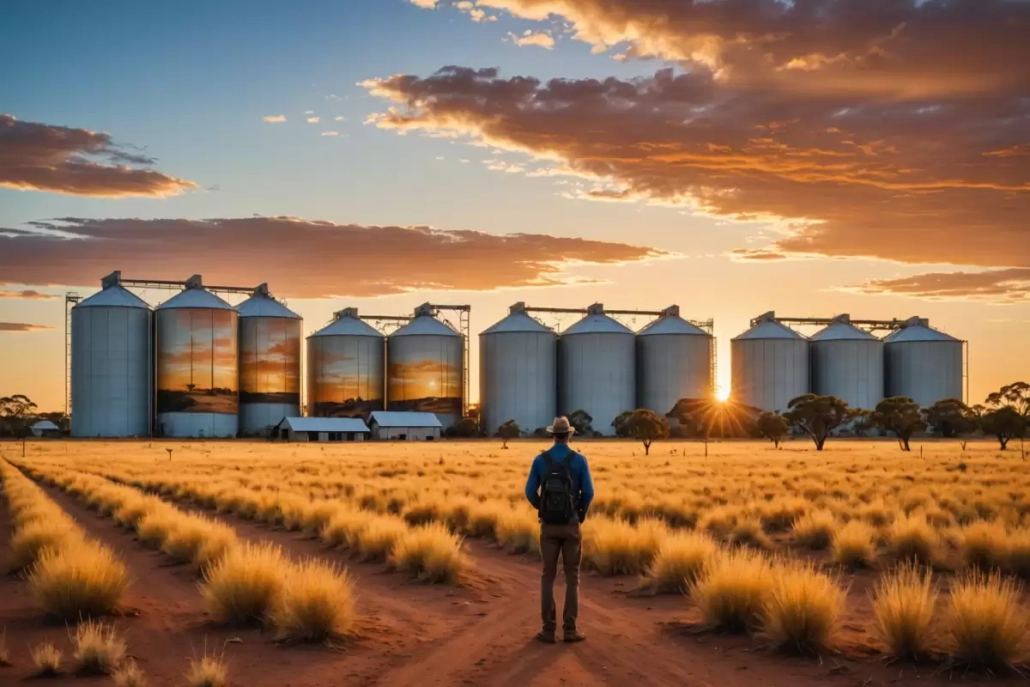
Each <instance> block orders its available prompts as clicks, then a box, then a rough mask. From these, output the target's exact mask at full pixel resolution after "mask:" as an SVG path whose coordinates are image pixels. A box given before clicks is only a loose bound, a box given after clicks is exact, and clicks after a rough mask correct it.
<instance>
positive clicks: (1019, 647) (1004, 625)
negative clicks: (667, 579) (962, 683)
mask: <svg viewBox="0 0 1030 687" xmlns="http://www.w3.org/2000/svg"><path fill="white" fill-rule="evenodd" d="M1022 592H1023V590H1022V586H1021V585H1020V584H1019V583H1017V582H1016V581H1015V580H1013V579H1011V578H1007V577H1002V576H1000V575H999V574H998V573H990V574H987V573H984V572H981V571H979V570H974V571H972V572H969V573H967V574H965V575H964V576H963V577H962V578H960V579H959V580H958V581H957V582H956V583H954V584H952V587H951V594H950V596H949V603H948V610H947V612H946V614H945V618H944V627H945V632H946V637H947V639H946V641H947V643H948V645H947V649H948V653H949V655H950V656H951V658H952V660H954V661H955V662H956V663H957V664H959V665H965V666H968V667H970V668H972V669H975V670H991V671H994V670H1002V669H1007V668H1012V667H1014V666H1015V665H1016V664H1018V663H1020V662H1022V661H1024V660H1026V658H1027V656H1028V649H1030V646H1028V644H1027V642H1028V640H1030V634H1028V633H1030V609H1028V608H1027V607H1026V606H1025V605H1024V604H1023V603H1022V601H1021V596H1022Z"/></svg>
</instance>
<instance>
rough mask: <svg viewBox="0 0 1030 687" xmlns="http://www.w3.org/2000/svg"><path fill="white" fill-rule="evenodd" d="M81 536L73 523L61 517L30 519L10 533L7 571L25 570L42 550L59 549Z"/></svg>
mask: <svg viewBox="0 0 1030 687" xmlns="http://www.w3.org/2000/svg"><path fill="white" fill-rule="evenodd" d="M81 536H82V533H81V532H80V531H79V529H78V528H77V527H76V526H75V525H74V524H73V523H71V522H68V521H66V520H64V519H61V518H59V519H57V520H32V521H30V522H28V523H27V524H26V525H25V526H24V527H21V528H19V529H17V530H15V531H14V533H13V534H12V535H11V542H10V549H9V551H8V557H7V565H6V568H7V572H9V573H15V572H21V571H23V570H27V569H29V568H31V567H32V566H33V564H35V562H36V561H37V560H38V559H39V556H40V554H42V553H43V551H45V550H59V549H61V548H62V547H64V546H66V545H67V544H68V543H69V542H71V541H72V540H75V539H79V538H81Z"/></svg>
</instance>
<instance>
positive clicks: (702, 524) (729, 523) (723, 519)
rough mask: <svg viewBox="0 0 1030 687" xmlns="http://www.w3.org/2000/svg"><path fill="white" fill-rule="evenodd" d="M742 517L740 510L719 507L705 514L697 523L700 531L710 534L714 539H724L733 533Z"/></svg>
mask: <svg viewBox="0 0 1030 687" xmlns="http://www.w3.org/2000/svg"><path fill="white" fill-rule="evenodd" d="M739 517H740V509H739V508H730V507H727V506H719V507H716V508H713V509H711V510H709V511H707V512H706V513H704V514H703V515H702V516H701V517H700V518H699V519H698V521H697V526H698V528H699V529H702V530H706V531H707V532H710V533H711V534H712V536H713V537H718V538H723V537H727V536H729V534H730V532H731V531H733V527H734V525H736V524H737V519H738V518H739Z"/></svg>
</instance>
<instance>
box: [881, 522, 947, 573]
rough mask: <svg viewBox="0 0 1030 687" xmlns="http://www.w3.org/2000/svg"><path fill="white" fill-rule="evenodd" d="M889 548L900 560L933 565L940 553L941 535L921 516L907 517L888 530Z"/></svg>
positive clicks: (893, 524)
mask: <svg viewBox="0 0 1030 687" xmlns="http://www.w3.org/2000/svg"><path fill="white" fill-rule="evenodd" d="M887 546H888V548H889V549H890V551H891V553H893V554H894V555H896V556H898V557H899V558H903V559H907V560H914V561H916V562H918V563H922V564H924V565H932V564H933V563H934V562H935V561H936V560H937V558H938V555H939V552H940V546H941V542H940V535H938V533H937V530H935V529H934V528H933V527H931V526H930V524H929V523H928V522H926V518H924V517H922V516H921V515H905V516H902V517H900V518H898V519H897V520H895V521H894V522H892V523H891V524H890V526H889V527H888V528H887Z"/></svg>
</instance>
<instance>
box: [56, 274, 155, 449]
mask: <svg viewBox="0 0 1030 687" xmlns="http://www.w3.org/2000/svg"><path fill="white" fill-rule="evenodd" d="M120 276H121V275H120V274H119V273H118V272H115V273H114V274H112V275H111V276H109V277H107V278H105V279H104V281H103V290H102V291H100V292H98V293H96V294H94V295H92V296H90V297H89V298H87V299H85V300H83V301H81V302H80V303H79V304H78V305H76V306H75V307H74V308H72V331H71V339H72V340H71V368H72V369H71V433H72V436H73V437H145V436H149V435H150V430H151V418H152V417H153V415H152V399H153V387H152V384H153V375H152V369H151V350H152V348H153V346H152V341H151V317H152V312H151V310H150V306H149V305H147V304H146V303H144V302H143V301H142V300H140V298H139V297H137V296H136V295H135V294H133V293H132V292H130V291H128V290H127V289H125V288H124V287H123V286H121V284H120V283H119V282H120Z"/></svg>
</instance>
